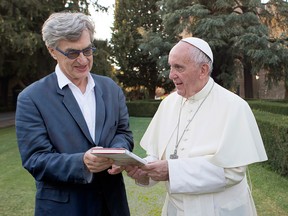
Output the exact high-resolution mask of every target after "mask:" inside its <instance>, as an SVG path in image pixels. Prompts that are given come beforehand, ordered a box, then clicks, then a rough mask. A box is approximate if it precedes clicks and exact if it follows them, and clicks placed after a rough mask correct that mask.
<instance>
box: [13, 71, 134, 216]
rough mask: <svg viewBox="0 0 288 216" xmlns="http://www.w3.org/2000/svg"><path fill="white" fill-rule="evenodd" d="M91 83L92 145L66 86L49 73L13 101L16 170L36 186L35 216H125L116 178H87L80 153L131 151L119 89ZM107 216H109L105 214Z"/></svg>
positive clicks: (104, 81) (99, 79)
mask: <svg viewBox="0 0 288 216" xmlns="http://www.w3.org/2000/svg"><path fill="white" fill-rule="evenodd" d="M92 77H93V79H94V81H95V88H94V91H95V98H96V127H95V143H94V142H93V139H92V138H91V136H90V133H89V130H88V127H87V125H86V122H85V120H84V117H83V115H82V112H81V110H80V107H79V106H78V104H77V101H76V99H75V98H74V96H73V94H72V92H71V90H70V88H69V87H68V85H67V86H65V87H63V89H60V88H59V86H58V82H57V76H56V74H55V73H52V74H50V75H48V76H46V77H44V78H43V79H41V80H39V81H37V82H35V83H33V84H31V85H30V86H28V87H27V88H25V89H24V90H23V91H22V92H21V93H20V94H19V96H18V101H17V109H16V133H17V140H18V146H19V151H20V154H21V158H22V164H23V166H24V168H25V169H27V170H28V171H29V172H30V173H31V175H32V176H33V177H34V178H35V181H36V188H37V192H36V204H35V205H36V206H35V215H37V216H38V215H39V216H40V215H41V216H45V215H53V216H57V215H59V216H64V215H71V216H73V215H75V216H85V215H87V216H94V215H99V216H106V215H111V216H125V215H130V213H129V208H128V204H127V198H126V192H125V186H124V181H123V177H122V174H118V175H109V174H108V173H107V171H103V172H100V173H96V174H93V179H92V182H91V173H89V172H88V170H87V169H86V167H85V165H84V163H83V156H84V153H85V152H86V151H87V150H88V149H90V148H91V147H93V146H95V145H96V146H103V147H122V148H126V149H129V150H132V149H133V145H134V144H133V137H132V133H131V131H130V129H129V116H128V111H127V107H126V103H125V97H124V94H123V92H122V90H121V88H120V87H119V86H118V85H117V84H116V83H115V82H114V81H112V80H111V79H110V78H107V77H103V76H98V75H95V74H92ZM108 212H110V213H108Z"/></svg>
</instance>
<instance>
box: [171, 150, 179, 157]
mask: <svg viewBox="0 0 288 216" xmlns="http://www.w3.org/2000/svg"><path fill="white" fill-rule="evenodd" d="M177 158H178V155H177V149H175V150H174V153H173V154H171V155H170V159H177Z"/></svg>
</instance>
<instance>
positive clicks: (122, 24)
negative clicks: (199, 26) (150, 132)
mask: <svg viewBox="0 0 288 216" xmlns="http://www.w3.org/2000/svg"><path fill="white" fill-rule="evenodd" d="M156 2H157V0H148V1H147V0H139V1H134V0H117V1H116V7H115V21H114V27H113V30H114V33H113V34H112V40H111V43H112V49H113V56H114V57H115V62H116V64H117V65H118V66H119V70H118V73H117V78H118V80H119V82H120V83H121V84H122V85H123V86H124V87H134V88H140V87H141V86H144V87H145V88H146V89H147V90H148V97H149V98H154V94H155V89H156V86H157V85H161V83H162V82H165V78H164V80H163V77H161V76H160V74H159V71H160V70H159V62H158V61H159V56H160V55H161V50H160V49H159V47H158V46H159V44H158V42H157V41H158V39H159V38H156V37H154V40H151V41H150V40H149V41H150V42H151V43H149V44H148V43H146V42H147V41H148V39H147V38H150V39H151V38H152V37H153V35H155V33H156V32H161V31H162V20H161V17H160V16H159V15H158V14H157V11H158V10H159V9H158V6H157V4H156ZM147 46H148V47H147ZM151 46H153V47H151ZM150 48H152V49H150Z"/></svg>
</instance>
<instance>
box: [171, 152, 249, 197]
mask: <svg viewBox="0 0 288 216" xmlns="http://www.w3.org/2000/svg"><path fill="white" fill-rule="evenodd" d="M168 166H169V192H170V193H191V194H204V193H213V192H220V191H223V190H224V189H225V188H226V187H231V186H233V185H235V184H238V183H239V182H241V181H242V179H243V178H244V177H245V171H246V167H245V166H244V167H238V168H226V169H224V168H222V167H218V166H215V165H213V164H212V163H210V162H208V161H207V160H206V159H205V158H203V157H195V158H185V159H177V160H168Z"/></svg>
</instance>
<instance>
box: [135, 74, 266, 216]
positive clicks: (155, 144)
mask: <svg viewBox="0 0 288 216" xmlns="http://www.w3.org/2000/svg"><path fill="white" fill-rule="evenodd" d="M207 95H208V96H207ZM199 107H200V108H199ZM198 108H199V109H198ZM197 109H198V110H197ZM193 116H194V117H193ZM189 121H191V122H190V123H189ZM177 139H178V142H179V145H178V147H177V155H178V156H179V158H178V159H170V155H171V154H173V152H174V150H175V146H176V143H177ZM140 145H141V146H142V147H143V148H144V149H145V150H146V152H147V155H148V157H147V160H150V161H152V160H158V159H167V160H168V166H169V181H167V182H166V187H167V196H166V201H165V204H164V206H163V210H162V215H163V216H166V215H168V216H170V215H171V216H182V215H185V216H255V215H257V213H256V210H255V206H254V203H253V199H252V196H251V193H250V190H249V186H248V184H247V179H246V175H245V171H246V166H247V165H249V164H252V163H255V162H260V161H265V160H267V156H266V152H265V149H264V146H263V142H262V138H261V135H260V132H259V129H258V126H257V123H256V120H255V118H254V115H253V113H252V111H251V109H250V107H249V105H248V104H247V102H246V101H245V100H243V99H242V98H240V97H239V96H237V95H235V94H234V93H232V92H230V91H228V90H226V89H224V88H223V87H221V86H220V85H218V84H216V83H215V82H214V80H213V79H212V78H210V79H209V81H208V83H207V84H206V85H205V87H204V88H203V89H202V90H201V91H200V92H198V93H197V94H195V95H194V96H193V97H191V98H188V99H187V100H186V99H185V98H183V97H182V96H180V95H178V94H177V93H176V92H175V93H172V94H170V95H169V96H168V97H166V98H165V99H164V100H163V101H162V102H161V104H160V106H159V108H158V110H157V112H156V114H155V115H154V117H153V119H152V121H151V123H150V124H149V126H148V128H147V130H146V132H145V134H144V136H143V137H142V140H141V142H140ZM150 183H151V185H152V184H153V182H152V181H150Z"/></svg>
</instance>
